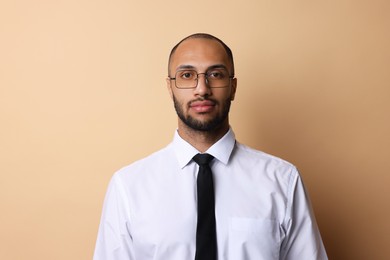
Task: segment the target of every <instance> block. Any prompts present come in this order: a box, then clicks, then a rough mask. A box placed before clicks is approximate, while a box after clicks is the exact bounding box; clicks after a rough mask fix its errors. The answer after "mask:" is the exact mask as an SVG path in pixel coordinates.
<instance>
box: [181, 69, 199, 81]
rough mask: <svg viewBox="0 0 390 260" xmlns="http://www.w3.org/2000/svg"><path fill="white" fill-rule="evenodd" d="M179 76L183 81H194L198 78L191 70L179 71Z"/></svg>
mask: <svg viewBox="0 0 390 260" xmlns="http://www.w3.org/2000/svg"><path fill="white" fill-rule="evenodd" d="M177 76H178V78H180V79H183V80H192V79H195V78H196V72H194V71H191V70H183V71H178V72H177Z"/></svg>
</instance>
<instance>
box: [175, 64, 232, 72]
mask: <svg viewBox="0 0 390 260" xmlns="http://www.w3.org/2000/svg"><path fill="white" fill-rule="evenodd" d="M221 68H222V69H226V70H228V68H227V67H226V66H225V65H224V64H214V65H211V66H209V67H208V68H207V69H206V71H209V70H211V69H221ZM185 69H195V66H193V65H186V64H184V65H180V66H179V67H177V68H176V71H178V70H185Z"/></svg>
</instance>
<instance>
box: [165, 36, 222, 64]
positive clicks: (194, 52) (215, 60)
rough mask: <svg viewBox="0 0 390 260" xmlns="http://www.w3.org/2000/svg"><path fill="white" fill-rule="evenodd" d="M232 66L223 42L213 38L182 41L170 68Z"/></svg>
mask: <svg viewBox="0 0 390 260" xmlns="http://www.w3.org/2000/svg"><path fill="white" fill-rule="evenodd" d="M215 65H223V66H225V67H226V68H229V67H230V62H229V58H228V56H227V54H226V51H225V49H224V47H223V46H222V44H221V43H219V42H218V41H216V40H211V39H202V38H195V39H188V40H185V41H184V42H182V43H181V44H180V45H179V46H178V47H177V49H176V51H175V53H174V54H173V56H172V59H171V64H170V69H171V70H172V71H176V70H177V69H178V68H180V67H182V66H187V67H188V66H190V67H194V68H195V69H198V70H205V69H207V68H209V67H211V66H215Z"/></svg>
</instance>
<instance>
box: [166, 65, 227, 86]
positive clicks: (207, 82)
mask: <svg viewBox="0 0 390 260" xmlns="http://www.w3.org/2000/svg"><path fill="white" fill-rule="evenodd" d="M212 69H223V70H225V71H226V72H227V73H228V74H229V71H228V70H227V69H226V68H209V69H208V70H207V71H206V72H202V73H198V72H197V71H196V70H195V69H193V68H188V69H180V70H177V71H176V72H175V77H174V78H172V77H170V76H168V78H169V80H174V81H175V87H176V88H177V89H195V88H197V87H198V84H199V75H202V74H203V75H204V76H205V81H206V84H207V85H208V87H209V88H227V87H228V86H230V84H231V82H232V79H234V75H229V85H227V86H224V87H211V86H210V85H209V81H208V75H207V74H208V73H209V71H210V70H212ZM186 70H188V71H194V72H195V73H196V78H195V79H194V81H196V84H195V86H194V87H189V88H179V87H178V86H177V84H176V78H177V77H176V75H177V73H178V72H180V71H186Z"/></svg>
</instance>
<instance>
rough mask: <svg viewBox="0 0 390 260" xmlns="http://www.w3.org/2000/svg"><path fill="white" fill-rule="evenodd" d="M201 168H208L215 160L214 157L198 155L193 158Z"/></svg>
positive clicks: (203, 154) (204, 154)
mask: <svg viewBox="0 0 390 260" xmlns="http://www.w3.org/2000/svg"><path fill="white" fill-rule="evenodd" d="M192 159H193V160H194V161H195V162H196V163H197V164H198V165H199V166H206V165H209V163H210V162H211V161H212V160H213V159H214V156H212V155H211V154H208V153H198V154H197V155H195V156H194V157H193V158H192Z"/></svg>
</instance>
